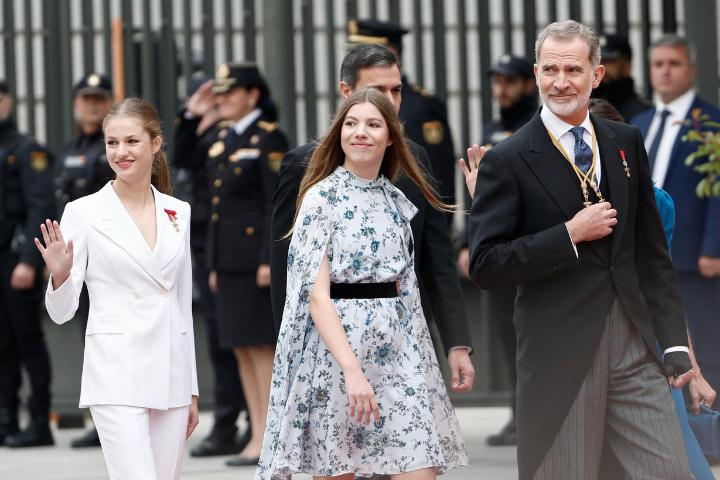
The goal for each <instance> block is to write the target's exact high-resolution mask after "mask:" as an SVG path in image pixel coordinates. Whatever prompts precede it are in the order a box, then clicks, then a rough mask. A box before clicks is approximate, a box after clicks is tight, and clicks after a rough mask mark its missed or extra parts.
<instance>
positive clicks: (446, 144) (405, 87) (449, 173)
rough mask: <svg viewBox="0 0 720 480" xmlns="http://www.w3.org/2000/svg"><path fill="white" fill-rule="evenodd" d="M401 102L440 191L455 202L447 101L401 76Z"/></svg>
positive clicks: (409, 129)
mask: <svg viewBox="0 0 720 480" xmlns="http://www.w3.org/2000/svg"><path fill="white" fill-rule="evenodd" d="M401 95H402V103H401V104H400V112H399V113H398V115H399V117H400V120H401V121H402V122H403V125H404V127H405V134H406V135H407V137H408V138H409V139H410V140H412V141H414V142H416V143H417V144H418V145H420V146H421V147H423V148H424V149H425V151H426V152H427V155H428V157H429V159H430V164H431V165H432V171H433V178H434V179H435V181H436V182H437V189H438V193H439V194H440V195H441V196H442V198H443V200H444V201H445V202H449V203H455V162H456V159H455V151H454V147H453V140H452V134H451V132H450V126H449V125H448V120H447V109H446V108H445V104H444V103H443V102H442V101H440V99H438V98H437V97H434V96H432V95H430V93H428V92H427V91H425V90H423V89H422V88H420V87H418V86H417V85H413V84H411V83H410V82H409V81H408V79H407V77H405V76H403V77H402V91H401Z"/></svg>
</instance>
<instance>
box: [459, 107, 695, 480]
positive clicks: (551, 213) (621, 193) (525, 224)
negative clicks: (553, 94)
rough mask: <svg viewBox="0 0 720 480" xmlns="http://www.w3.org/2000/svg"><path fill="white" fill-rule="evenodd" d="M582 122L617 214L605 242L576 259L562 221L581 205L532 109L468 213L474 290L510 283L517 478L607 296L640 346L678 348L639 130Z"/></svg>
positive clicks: (533, 457)
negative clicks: (591, 133) (590, 130)
mask: <svg viewBox="0 0 720 480" xmlns="http://www.w3.org/2000/svg"><path fill="white" fill-rule="evenodd" d="M590 118H591V121H592V123H593V125H594V128H595V132H596V134H597V137H598V143H599V149H600V156H601V161H602V179H601V183H602V188H603V189H604V192H605V195H606V198H609V201H610V202H611V204H612V206H613V208H615V209H616V210H617V212H618V215H617V219H618V223H617V225H616V226H615V228H614V230H613V233H612V234H611V236H610V238H606V239H601V240H598V241H593V242H584V243H580V244H578V245H577V249H578V257H576V255H575V252H574V250H573V247H572V244H571V241H570V238H569V236H568V232H567V229H566V227H565V225H564V223H565V222H566V221H567V220H569V219H571V218H572V217H573V216H574V215H575V214H576V213H577V212H578V211H579V210H580V209H581V208H583V205H582V201H583V199H582V194H581V190H580V187H579V183H578V180H577V177H576V176H575V174H574V173H573V171H572V168H571V166H570V165H569V163H568V161H567V160H566V159H565V158H564V157H563V156H562V154H561V153H560V152H559V151H558V150H557V149H556V148H555V147H554V145H553V144H552V141H551V140H550V137H549V135H548V133H547V131H546V129H545V126H544V124H543V123H542V120H541V119H540V115H539V114H536V115H535V117H534V118H533V119H532V120H531V121H530V122H529V123H528V124H527V125H525V126H524V127H522V128H521V129H520V130H518V131H517V132H516V133H515V134H514V135H512V136H511V137H509V138H507V139H506V140H503V141H502V142H500V143H499V144H497V145H496V146H494V147H493V148H492V149H490V150H489V151H488V152H487V153H486V154H485V157H484V158H483V161H482V163H481V164H480V169H479V172H478V178H477V183H476V187H475V195H474V199H473V204H472V209H471V212H470V253H471V257H470V258H471V260H470V261H471V272H472V276H473V279H474V280H475V281H476V282H477V283H478V284H479V285H480V287H481V288H496V287H501V286H506V285H517V286H518V295H517V299H516V302H515V318H514V323H515V329H516V332H517V342H518V352H517V367H518V385H517V428H518V464H519V470H520V479H521V480H524V479H530V478H532V476H533V475H534V473H535V470H536V469H537V467H538V466H539V464H540V462H541V461H542V459H543V457H544V456H545V454H546V453H547V451H548V449H549V447H550V445H551V443H552V440H553V439H554V437H555V436H556V434H557V433H558V431H559V429H560V426H561V425H562V421H563V420H564V418H565V417H566V415H567V413H568V410H569V408H570V406H571V405H572V402H573V400H574V399H575V396H576V395H577V392H578V390H579V388H580V385H581V383H582V381H583V379H584V377H585V375H586V373H587V371H588V368H589V367H590V364H591V363H592V360H593V357H594V355H595V351H596V348H597V345H598V342H599V340H600V337H601V334H602V331H603V327H604V325H605V320H606V318H607V315H608V313H609V309H610V306H611V303H612V302H613V299H614V298H615V297H618V298H619V300H620V302H621V304H622V307H623V310H624V311H625V313H626V314H627V316H628V317H629V318H630V319H631V321H632V322H633V324H634V325H635V327H636V328H637V331H638V332H639V333H640V335H641V336H642V338H643V340H644V341H645V343H646V344H647V346H648V348H649V349H650V351H652V352H655V351H656V344H655V340H656V338H657V340H658V341H659V342H660V345H661V348H663V349H665V348H668V347H671V346H680V345H687V334H686V327H685V320H684V316H683V309H682V305H681V301H680V297H679V295H678V289H677V285H676V279H675V273H674V269H673V266H672V263H671V262H670V257H669V255H668V252H667V247H666V243H665V238H664V234H663V229H662V225H661V223H660V217H659V215H658V211H657V208H656V207H655V201H654V196H653V191H652V184H651V181H650V175H649V173H648V161H647V154H646V153H645V146H644V143H643V139H642V137H641V135H640V131H639V130H638V129H637V128H635V127H632V126H628V125H625V124H621V123H617V122H613V121H609V120H603V119H601V118H598V117H596V116H593V115H591V116H590ZM623 155H624V156H625V159H626V162H627V169H625V167H624V165H623V161H622V160H623V158H622V157H623ZM591 195H592V194H591Z"/></svg>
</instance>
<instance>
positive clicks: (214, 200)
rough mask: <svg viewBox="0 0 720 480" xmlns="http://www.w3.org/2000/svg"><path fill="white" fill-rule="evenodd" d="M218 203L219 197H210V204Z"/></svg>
mask: <svg viewBox="0 0 720 480" xmlns="http://www.w3.org/2000/svg"><path fill="white" fill-rule="evenodd" d="M218 203H220V197H218V196H217V195H216V196H214V197H213V198H212V204H213V205H217V204H218Z"/></svg>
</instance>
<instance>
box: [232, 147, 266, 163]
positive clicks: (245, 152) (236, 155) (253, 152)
mask: <svg viewBox="0 0 720 480" xmlns="http://www.w3.org/2000/svg"><path fill="white" fill-rule="evenodd" d="M259 156H260V149H259V148H238V149H237V150H235V151H234V152H233V153H232V154H231V155H230V156H229V157H228V160H230V161H231V162H239V161H240V160H246V159H253V158H258V157H259Z"/></svg>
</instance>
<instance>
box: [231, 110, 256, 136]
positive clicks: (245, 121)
mask: <svg viewBox="0 0 720 480" xmlns="http://www.w3.org/2000/svg"><path fill="white" fill-rule="evenodd" d="M260 115H262V110H260V109H259V108H256V109H255V110H253V111H252V112H250V113H248V114H247V115H245V116H244V117H242V118H241V119H240V120H238V121H237V123H236V124H235V125H233V130H235V133H236V134H237V135H238V136H240V135H242V134H243V132H244V131H245V130H247V129H248V127H249V126H250V125H252V124H253V122H254V121H255V120H257V119H258V118H260Z"/></svg>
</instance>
